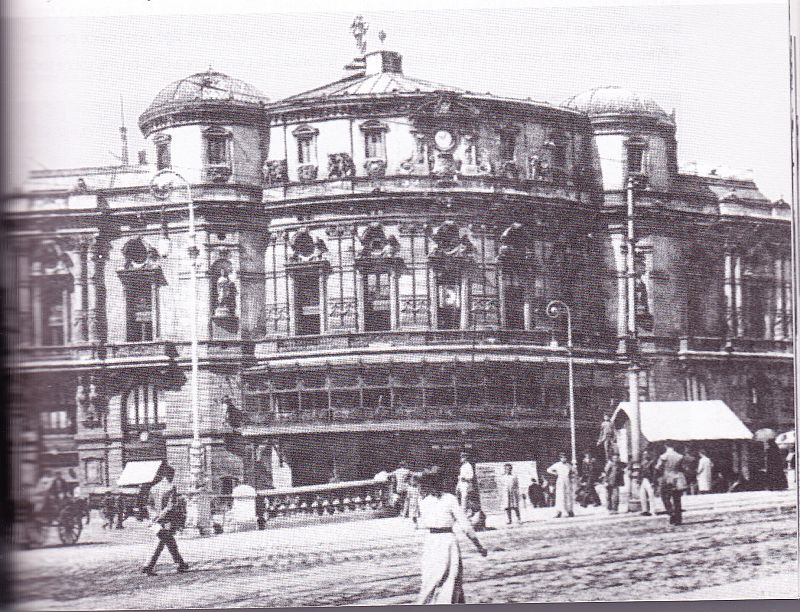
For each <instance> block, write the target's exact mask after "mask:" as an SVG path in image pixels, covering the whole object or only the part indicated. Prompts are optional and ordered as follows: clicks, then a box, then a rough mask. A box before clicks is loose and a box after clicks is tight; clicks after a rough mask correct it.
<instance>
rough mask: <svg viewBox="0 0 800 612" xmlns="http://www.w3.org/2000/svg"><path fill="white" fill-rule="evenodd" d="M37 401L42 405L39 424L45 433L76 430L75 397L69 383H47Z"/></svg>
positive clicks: (58, 433)
mask: <svg viewBox="0 0 800 612" xmlns="http://www.w3.org/2000/svg"><path fill="white" fill-rule="evenodd" d="M72 389H74V387H72ZM36 403H37V404H38V405H39V406H40V411H39V425H40V426H41V430H42V433H43V434H44V435H48V434H52V435H61V434H68V433H73V432H74V431H75V424H74V421H73V415H74V414H75V399H74V397H73V395H72V394H71V393H70V388H69V387H67V385H46V386H45V387H44V388H43V389H41V390H40V393H39V394H38V397H37V400H36Z"/></svg>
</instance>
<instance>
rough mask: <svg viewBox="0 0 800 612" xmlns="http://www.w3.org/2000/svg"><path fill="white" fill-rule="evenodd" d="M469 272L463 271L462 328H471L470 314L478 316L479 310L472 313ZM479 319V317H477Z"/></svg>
mask: <svg viewBox="0 0 800 612" xmlns="http://www.w3.org/2000/svg"><path fill="white" fill-rule="evenodd" d="M469 286H470V282H469V274H467V273H466V272H462V273H461V324H460V325H459V327H461V329H469V327H470V314H471V315H472V316H473V317H477V312H472V313H470V310H471V309H472V308H471V307H472V303H471V302H472V300H471V299H470V290H469V288H470V287H469ZM475 320H476V321H477V319H475Z"/></svg>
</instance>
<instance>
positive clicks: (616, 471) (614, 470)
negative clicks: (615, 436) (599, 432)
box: [603, 451, 625, 514]
mask: <svg viewBox="0 0 800 612" xmlns="http://www.w3.org/2000/svg"><path fill="white" fill-rule="evenodd" d="M603 475H604V477H605V481H606V491H607V492H608V497H607V499H608V513H609V514H616V513H617V512H618V511H619V488H620V487H621V486H622V485H624V484H625V468H624V466H623V465H622V462H621V461H620V460H619V453H618V452H617V451H612V452H611V458H610V459H609V460H608V463H606V469H605V471H604V473H603Z"/></svg>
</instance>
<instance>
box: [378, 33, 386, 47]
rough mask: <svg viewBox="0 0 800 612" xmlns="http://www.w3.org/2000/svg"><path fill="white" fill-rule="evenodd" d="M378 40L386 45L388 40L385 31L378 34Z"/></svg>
mask: <svg viewBox="0 0 800 612" xmlns="http://www.w3.org/2000/svg"><path fill="white" fill-rule="evenodd" d="M378 40H380V41H381V44H384V41H385V40H386V32H384V31H383V30H381V31H380V32H378Z"/></svg>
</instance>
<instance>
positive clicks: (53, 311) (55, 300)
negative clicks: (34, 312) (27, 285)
mask: <svg viewBox="0 0 800 612" xmlns="http://www.w3.org/2000/svg"><path fill="white" fill-rule="evenodd" d="M42 315H43V319H44V321H43V323H44V324H43V325H42V330H43V332H44V338H43V343H44V345H45V346H63V345H64V344H65V338H64V318H65V316H64V315H65V313H64V290H63V289H62V288H61V287H59V286H49V287H48V286H45V287H42Z"/></svg>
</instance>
